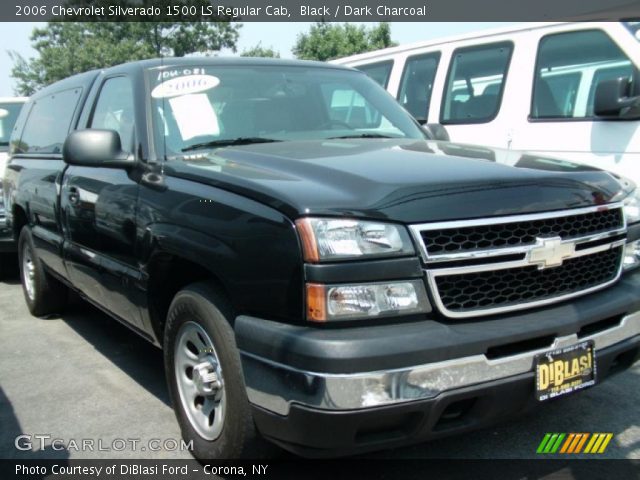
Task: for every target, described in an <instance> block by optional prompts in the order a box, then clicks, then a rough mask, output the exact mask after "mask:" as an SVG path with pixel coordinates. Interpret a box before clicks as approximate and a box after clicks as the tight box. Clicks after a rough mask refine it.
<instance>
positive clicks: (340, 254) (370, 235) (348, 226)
mask: <svg viewBox="0 0 640 480" xmlns="http://www.w3.org/2000/svg"><path fill="white" fill-rule="evenodd" d="M296 227H297V229H298V232H299V233H300V238H301V240H302V246H303V250H304V259H305V261H307V262H311V263H318V262H323V261H332V260H333V261H336V260H354V259H358V258H362V257H393V256H403V255H411V254H413V253H414V249H413V244H412V243H411V239H410V238H409V234H408V232H407V230H406V228H404V227H402V226H399V225H394V224H391V223H381V222H369V221H361V220H349V219H332V218H301V219H299V220H297V221H296Z"/></svg>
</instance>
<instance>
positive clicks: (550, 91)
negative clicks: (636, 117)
mask: <svg viewBox="0 0 640 480" xmlns="http://www.w3.org/2000/svg"><path fill="white" fill-rule="evenodd" d="M637 74H638V72H637V68H636V67H635V66H634V65H633V63H632V61H631V60H630V59H629V57H628V56H627V55H626V54H625V53H624V52H623V51H622V49H621V48H620V47H619V46H618V45H617V44H616V43H615V42H614V40H613V39H612V38H611V37H610V36H609V35H608V34H607V33H606V32H605V31H603V30H601V29H595V28H594V29H582V30H574V31H568V32H567V31H563V32H560V33H557V32H556V33H550V34H547V35H544V36H542V37H541V38H540V41H539V43H538V50H537V59H536V67H535V71H534V78H533V79H532V81H533V93H532V99H531V107H530V113H529V116H528V119H527V120H526V121H525V122H522V123H519V124H518V125H517V126H516V127H515V130H514V133H513V137H512V148H515V149H519V150H528V151H533V152H538V153H541V154H544V155H551V156H557V157H561V158H565V159H567V160H573V161H576V162H579V163H585V164H588V165H592V166H595V167H599V168H604V169H607V170H611V171H614V172H617V173H619V174H621V175H624V176H626V177H629V178H632V179H634V180H635V181H636V182H638V181H640V162H639V161H638V160H640V158H638V153H639V152H638V145H639V142H640V133H639V132H638V125H639V123H638V121H611V120H605V119H601V118H597V117H596V116H595V115H594V111H593V110H594V96H595V90H596V87H597V86H598V84H599V83H600V82H602V81H603V80H608V79H613V78H618V77H629V78H637Z"/></svg>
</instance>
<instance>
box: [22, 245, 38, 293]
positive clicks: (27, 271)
mask: <svg viewBox="0 0 640 480" xmlns="http://www.w3.org/2000/svg"><path fill="white" fill-rule="evenodd" d="M35 278H36V267H35V265H34V264H33V256H32V255H31V248H29V247H28V246H25V248H24V251H23V252H22V283H23V284H24V289H25V290H26V292H27V296H28V297H29V299H30V300H33V299H34V298H35V292H36V281H35Z"/></svg>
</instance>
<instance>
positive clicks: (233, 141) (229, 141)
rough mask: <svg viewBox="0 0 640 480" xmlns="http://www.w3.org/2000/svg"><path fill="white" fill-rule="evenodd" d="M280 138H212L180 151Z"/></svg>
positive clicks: (274, 140)
mask: <svg viewBox="0 0 640 480" xmlns="http://www.w3.org/2000/svg"><path fill="white" fill-rule="evenodd" d="M281 141H282V140H276V139H275V138H263V137H238V138H227V139H224V140H212V141H210V142H202V143H194V144H193V145H189V146H188V147H184V148H183V149H182V150H181V151H182V152H188V151H190V150H198V149H200V148H211V147H229V146H232V145H251V144H252V143H271V142H281Z"/></svg>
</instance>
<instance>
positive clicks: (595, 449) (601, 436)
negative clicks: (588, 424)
mask: <svg viewBox="0 0 640 480" xmlns="http://www.w3.org/2000/svg"><path fill="white" fill-rule="evenodd" d="M606 437H607V434H606V433H599V434H598V440H596V443H595V444H594V445H593V447H591V451H590V452H589V453H598V450H599V449H600V445H602V442H603V441H604V439H605V438H606Z"/></svg>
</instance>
